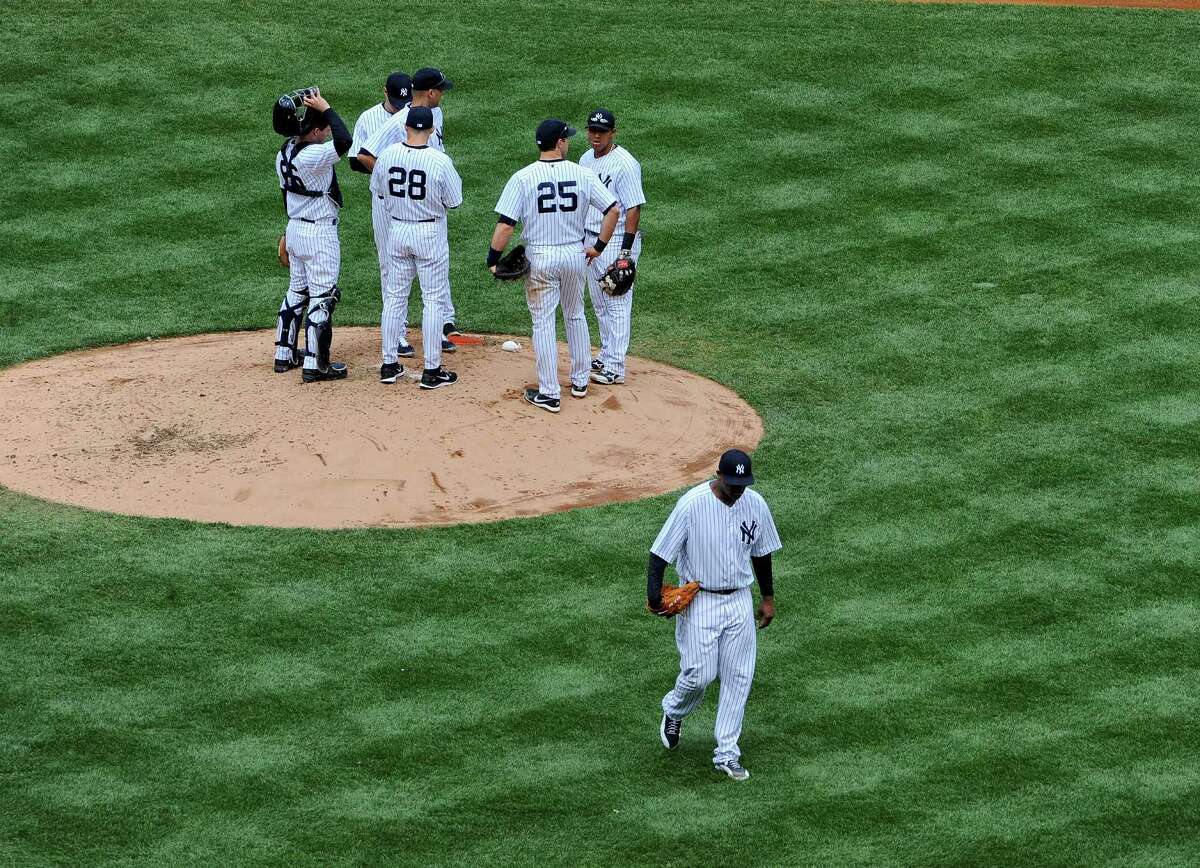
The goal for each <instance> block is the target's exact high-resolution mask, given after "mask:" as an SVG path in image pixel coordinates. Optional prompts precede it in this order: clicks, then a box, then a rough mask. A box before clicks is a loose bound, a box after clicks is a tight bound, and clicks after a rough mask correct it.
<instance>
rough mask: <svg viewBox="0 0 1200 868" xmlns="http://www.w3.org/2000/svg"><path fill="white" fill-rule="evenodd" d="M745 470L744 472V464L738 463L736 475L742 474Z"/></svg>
mask: <svg viewBox="0 0 1200 868" xmlns="http://www.w3.org/2000/svg"><path fill="white" fill-rule="evenodd" d="M745 472H746V465H745V464H739V465H738V466H737V473H738V476H741V475H742V474H743V473H745Z"/></svg>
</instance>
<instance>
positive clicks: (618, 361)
mask: <svg viewBox="0 0 1200 868" xmlns="http://www.w3.org/2000/svg"><path fill="white" fill-rule="evenodd" d="M598 237H599V236H598V235H594V234H592V233H590V232H589V233H588V235H587V237H586V238H585V239H584V241H583V243H584V246H590V245H591V244H592V243H593V242H594V241H595V240H596V239H597V238H598ZM616 240H617V241H620V238H617V239H616ZM620 253H621V248H620V247H617V246H616V245H614V244H612V243H609V245H608V246H607V247H605V248H604V250H603V251H602V252H601V254H600V255H599V256H597V257H596V258H595V259H593V260H592V264H591V265H590V266H588V275H587V282H588V290H589V291H590V293H591V296H592V309H593V310H594V311H596V324H597V325H599V326H600V362H601V363H602V364H603V365H604V369H605V370H606V371H612V372H613V373H614V374H619V375H620V376H622V377H623V376H625V356H626V355H628V354H629V336H630V333H631V332H632V330H633V290H632V289H631V290H629V292H627V293H625V294H624V295H619V296H617V297H616V298H614V297H613V296H611V295H605V294H604V293H603V292H601V290H600V278H602V277H604V272H605V270H606V269H607V268H608V267H609V266H610V265H612V264H613V263H614V262H616V261H617V256H619V255H620ZM630 253H631V255H632V256H633V259H634V262H638V263H640V261H641V258H642V235H641V233H640V232H639V233H638V234H637V237H636V238H634V241H633V250H631V251H630Z"/></svg>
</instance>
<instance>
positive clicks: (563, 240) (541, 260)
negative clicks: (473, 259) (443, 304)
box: [487, 118, 617, 413]
mask: <svg viewBox="0 0 1200 868" xmlns="http://www.w3.org/2000/svg"><path fill="white" fill-rule="evenodd" d="M575 132H576V130H575V128H574V127H570V126H568V125H567V124H565V123H563V122H562V121H560V120H557V119H555V118H551V119H549V120H545V121H542V122H541V123H540V124H539V125H538V128H537V132H536V133H535V135H534V138H535V140H536V141H537V146H538V152H539V155H538V159H537V161H536V162H534V163H530V164H529V165H528V166H526V167H525V168H523V169H521V170H519V171H518V172H517V173H516V174H515V175H513V176H512V177H511V178H509V179H508V183H507V184H505V185H504V192H503V193H501V194H500V201H499V202H497V203H496V214H497V215H498V219H497V222H496V229H495V231H493V232H492V243H491V246H490V247H489V249H488V257H487V265H488V268H489V269H490V270H491V271H492V272H493V273H495V270H496V263H498V262H499V261H500V257H501V256H502V255H503V253H504V248H505V247H507V246H508V242H509V241H510V240H511V238H512V234H513V227H514V226H515V225H516V224H518V223H520V224H521V226H522V229H521V240H522V241H523V242H524V243H525V247H526V255H527V256H528V257H529V275H528V276H527V277H526V279H525V301H526V303H527V304H528V305H529V315H530V317H532V319H533V352H534V356H535V357H536V359H537V376H538V387H537V388H536V389H526V390H525V395H524V397H525V400H526V401H528V402H529V403H530V404H533V405H534V406H535V407H541V408H542V409H543V410H547V411H549V412H551V413H557V412H558V411H559V406H560V395H561V389H560V387H559V382H558V344H557V328H556V324H555V321H554V315H555V311H556V310H557V309H558V307H559V305H560V304H561V305H562V312H563V323H564V325H565V327H566V330H567V346H568V348H569V349H570V352H571V394H572V395H573V396H574V397H576V398H583V397H585V396H586V395H587V387H588V373H589V366H590V364H591V356H592V350H591V342H590V339H589V337H588V326H587V318H586V317H585V316H584V308H583V284H584V272H585V271H586V269H587V264H588V263H589V262H591V261H592V260H594V259H595V258H596V257H597V256H599V255H600V254H601V253H603V252H604V248H605V247H606V246H607V244H608V241H609V239H610V238H612V233H613V227H615V226H616V224H617V209H616V204H617V200H616V199H615V198H614V197H613V195H612V193H610V192H609V191H608V190H607V189H606V188H605V186H604V184H603V183H601V181H600V179H599V178H598V177H597V176H596V173H595V172H593V171H591V170H590V169H584V168H582V167H580V166H579V165H578V164H576V163H571V162H568V161H567V159H566V157H567V151H568V150H569V149H570V146H571V141H570V140H571V136H573V135H575ZM589 208H595V209H596V210H597V211H599V212H600V214H602V215H603V216H602V219H601V224H600V232H599V234H598V236H597V238H596V239H595V240H594V241H593V243H592V244H591V245H590V246H585V245H584V243H583V237H584V223H585V222H586V220H587V214H588V209H589Z"/></svg>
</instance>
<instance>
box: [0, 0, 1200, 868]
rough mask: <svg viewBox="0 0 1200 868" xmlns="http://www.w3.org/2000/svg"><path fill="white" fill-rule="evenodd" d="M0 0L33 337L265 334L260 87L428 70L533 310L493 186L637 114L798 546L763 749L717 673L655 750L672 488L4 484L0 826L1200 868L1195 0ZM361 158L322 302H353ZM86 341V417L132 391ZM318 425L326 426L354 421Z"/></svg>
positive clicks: (489, 305) (690, 294) (185, 839)
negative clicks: (389, 519) (547, 506)
mask: <svg viewBox="0 0 1200 868" xmlns="http://www.w3.org/2000/svg"><path fill="white" fill-rule="evenodd" d="M6 8H9V9H10V12H9V13H6V15H5V18H6V20H7V21H8V28H9V31H10V33H9V38H8V39H7V40H6V46H5V50H4V52H3V53H0V80H2V81H3V82H4V83H5V94H4V97H5V102H6V108H5V116H6V123H4V124H3V125H2V126H0V153H2V154H3V156H4V162H5V172H4V176H5V181H4V183H3V184H0V200H2V202H3V217H2V218H0V221H2V223H3V228H4V232H3V235H4V242H5V249H6V252H5V256H4V265H5V267H4V269H3V277H0V336H2V337H3V340H0V367H5V368H7V367H10V366H14V365H18V364H20V363H24V362H28V361H30V360H34V359H39V358H42V357H48V356H53V355H56V354H59V353H63V352H66V351H71V350H82V349H86V348H92V347H98V346H103V345H113V344H123V343H129V342H135V341H137V342H144V341H145V339H146V338H154V339H156V340H158V339H164V338H167V337H170V336H185V335H201V334H208V333H221V332H230V331H241V330H254V329H266V328H270V327H272V326H273V324H274V322H275V314H276V311H277V309H278V306H279V300H280V296H281V294H282V291H283V288H284V285H285V277H284V276H283V275H284V273H283V272H282V271H281V270H280V269H279V267H278V266H277V265H276V264H275V262H274V246H275V241H276V239H277V238H278V235H279V233H280V232H281V231H282V226H283V222H284V219H283V216H282V213H281V208H280V195H279V191H278V184H277V182H276V178H275V174H274V169H273V163H272V160H273V155H274V153H275V151H276V149H277V148H278V144H279V139H278V138H277V137H276V136H275V135H274V133H273V132H272V130H271V127H270V121H269V117H270V108H271V104H272V102H273V101H274V99H275V98H276V97H277V96H278V95H279V94H280V93H284V92H287V91H289V90H291V89H293V88H296V87H301V86H307V85H318V86H320V88H321V89H322V93H323V94H325V95H326V96H327V97H328V98H329V100H330V102H331V103H332V104H333V106H334V107H335V108H336V109H337V110H338V111H339V112H341V114H342V116H343V117H345V118H347V119H348V120H350V121H351V122H352V121H353V119H354V118H355V117H356V116H357V114H358V113H359V112H360V111H362V110H363V109H365V108H367V107H368V106H369V105H371V104H372V103H373V102H375V101H377V100H378V99H379V98H380V96H381V89H382V85H383V79H384V77H385V75H386V74H387V73H388V72H389V71H391V70H393V69H404V70H406V71H408V72H410V73H411V72H412V71H413V70H414V69H416V68H417V67H419V66H426V65H432V66H438V67H440V68H441V69H443V70H445V71H446V73H447V74H448V75H450V76H451V77H452V78H453V79H454V80H455V85H456V86H455V88H454V90H453V91H451V92H450V93H449V94H448V95H447V96H446V99H445V101H444V102H443V107H444V109H445V114H446V147H447V151H448V153H450V155H451V156H452V157H453V158H454V160H455V162H456V165H457V167H458V169H459V171H460V172H461V174H462V177H463V180H464V189H465V204H464V205H463V207H462V208H461V209H460V210H459V211H457V212H455V213H454V214H453V215H452V217H451V219H450V244H451V264H452V282H453V287H454V296H455V302H456V304H457V306H458V308H459V311H460V316H459V322H460V324H461V325H463V326H464V328H466V329H467V330H469V331H471V332H478V333H486V334H511V335H528V334H529V328H530V322H529V314H528V311H527V309H526V307H525V304H524V299H523V298H522V296H521V294H520V292H519V291H517V290H514V289H512V288H511V287H508V286H497V285H496V284H495V283H494V282H493V281H492V280H491V278H490V277H489V276H488V275H487V274H486V271H485V270H484V268H483V258H484V255H485V252H486V244H487V241H488V238H489V237H490V233H491V228H492V226H493V224H494V221H495V215H494V214H493V212H492V207H493V205H494V204H495V201H496V198H497V196H498V195H499V192H500V189H501V188H502V186H503V184H504V181H505V180H506V179H507V178H508V176H509V175H510V174H511V173H512V172H513V171H515V170H516V169H517V168H519V167H520V166H521V165H523V164H525V163H527V162H529V161H531V160H532V159H534V157H535V154H534V153H533V151H534V148H533V145H532V130H533V128H534V126H535V125H536V124H537V122H538V121H540V120H541V119H542V118H544V117H549V116H558V117H562V118H564V119H566V120H569V121H571V122H573V123H576V124H577V125H579V126H582V124H581V123H579V122H580V121H582V119H583V118H585V116H586V114H587V112H589V111H590V110H592V109H594V108H595V107H596V106H599V105H603V106H607V107H608V108H611V109H612V110H613V111H614V112H615V114H616V116H617V118H618V129H619V137H618V141H619V142H620V143H622V144H624V145H625V146H626V147H628V148H629V150H630V151H631V152H632V153H633V154H635V155H636V156H637V157H638V159H639V160H640V161H641V163H642V165H643V171H644V180H645V188H646V194H647V198H648V204H647V206H646V208H645V210H644V215H643V219H642V228H643V230H644V233H645V249H644V255H643V259H642V261H641V262H639V270H640V276H639V278H638V283H637V290H636V293H637V295H636V300H635V306H634V323H633V341H632V352H633V353H634V354H636V355H637V356H640V357H644V358H646V359H651V360H654V361H655V362H660V363H665V364H668V365H671V366H674V367H677V368H681V369H685V370H687V371H691V372H694V373H696V374H698V375H699V376H701V377H704V378H707V379H709V380H712V381H715V383H717V384H720V385H721V386H723V387H726V388H728V389H731V390H732V391H734V392H736V393H737V395H738V396H740V398H741V399H744V400H745V401H746V402H747V403H748V404H749V405H750V406H751V407H752V408H753V409H754V411H755V412H756V413H757V414H758V415H759V416H760V417H761V419H762V426H763V432H764V433H763V438H762V440H761V442H760V443H759V444H758V446H757V448H756V451H755V455H754V471H755V475H756V476H757V477H758V479H759V483H758V485H757V486H756V488H757V490H758V491H760V492H761V493H762V494H763V496H764V497H765V498H766V499H767V500H768V502H769V503H770V504H771V507H772V510H773V512H774V515H775V518H776V521H777V523H778V526H779V531H780V535H781V537H782V539H783V542H784V549H783V551H781V552H780V553H779V554H778V555H776V561H775V585H776V604H777V610H778V614H777V617H776V620H775V621H774V623H773V624H772V625H771V626H770V627H769V628H768V629H766V630H764V631H762V632H761V633H760V635H759V651H758V671H757V675H756V678H755V683H754V689H753V693H752V694H751V697H750V701H749V705H748V707H747V715H746V722H745V730H744V733H743V736H742V739H741V746H742V749H743V751H744V754H743V761H744V763H745V765H746V767H747V768H749V769H750V770H751V772H752V777H751V778H750V780H748V781H746V782H745V783H733V782H732V781H729V780H728V779H726V778H724V777H723V776H717V775H714V774H713V773H712V771H711V770H710V768H709V756H710V752H711V749H712V724H713V717H714V713H715V703H714V699H715V696H710V698H709V699H708V700H707V701H706V704H705V705H704V706H702V708H701V709H700V710H699V711H697V712H696V713H695V714H694V715H693V716H692V717H690V718H688V720H687V723H686V726H685V728H684V732H683V743H682V745H681V746H680V748H679V750H677V751H675V752H672V753H667V752H666V751H664V750H663V748H662V746H661V745H660V743H659V739H658V732H657V727H658V722H659V714H660V711H659V700H660V698H661V696H662V694H663V693H664V692H665V691H666V690H667V689H668V688H669V686H670V685H671V683H672V680H673V679H674V677H675V674H676V672H677V665H678V656H677V654H676V650H675V646H674V642H673V639H672V633H671V627H670V624H668V623H665V622H663V621H661V620H659V619H655V618H653V617H652V616H650V615H648V614H647V613H646V612H645V611H644V610H643V608H642V606H643V602H644V594H645V568H646V556H647V550H648V547H649V545H650V543H651V541H652V540H653V538H654V535H655V534H656V532H657V531H658V529H659V527H660V526H661V524H662V522H663V520H664V519H665V517H666V515H667V513H668V512H669V511H670V508H671V506H672V504H673V503H674V499H675V497H676V496H677V495H678V492H677V491H676V492H672V493H668V494H657V495H654V496H652V497H648V498H646V499H641V500H625V501H623V502H619V503H612V504H607V505H603V504H602V505H598V506H594V507H591V508H586V509H576V510H570V511H562V512H555V513H553V514H548V515H544V516H540V517H530V518H519V519H512V520H505V521H498V522H490V523H473V524H465V525H457V526H443V527H436V528H408V529H396V528H390V529H389V528H364V529H353V530H310V529H304V528H291V529H288V528H264V527H253V526H232V525H227V524H217V523H195V522H189V521H184V520H175V519H164V518H135V517H129V516H123V515H119V514H115V513H110V512H100V511H90V510H85V509H81V508H78V507H74V506H66V505H62V504H59V503H55V502H51V501H48V500H43V499H39V498H35V497H32V496H29V495H27V494H23V493H19V492H17V491H14V490H10V489H4V488H0V671H2V672H3V676H2V677H0V863H2V864H18V865H24V864H70V865H79V864H113V865H116V864H121V865H134V864H138V865H143V864H144V865H173V864H187V863H196V864H282V863H288V864H294V865H308V864H334V865H343V864H344V865H350V864H403V865H421V866H432V865H492V864H495V865H535V864H536V865H541V866H551V865H553V866H560V865H561V866H577V865H588V866H593V865H594V866H608V865H627V864H628V865H636V864H654V865H674V866H685V865H729V866H749V865H764V866H781V865H871V866H877V865H901V864H903V865H946V866H949V865H963V866H966V865H1013V864H1030V865H1081V864H1087V865H1191V864H1198V863H1200V808H1198V803H1200V751H1198V750H1197V744H1198V743H1200V736H1198V730H1197V724H1196V719H1197V716H1198V714H1200V654H1198V651H1197V649H1198V647H1200V591H1198V584H1197V580H1198V570H1197V564H1198V562H1200V497H1198V495H1200V364H1198V363H1197V355H1196V347H1197V341H1198V340H1200V326H1198V325H1197V316H1196V309H1197V307H1198V306H1200V243H1198V242H1200V207H1198V206H1197V204H1196V203H1197V200H1198V199H1200V148H1198V147H1197V145H1198V142H1200V120H1198V118H1200V52H1198V51H1197V48H1196V47H1197V45H1200V16H1198V15H1197V14H1195V13H1192V12H1183V11H1161V10H1122V9H1103V8H1043V7H1037V6H1019V7H1017V6H1013V7H1009V6H999V5H987V6H959V5H930V6H926V5H892V4H886V3H875V2H851V0H846V2H840V0H838V2H801V3H765V2H756V0H750V2H746V3H741V4H736V5H735V6H729V7H723V6H721V5H719V4H705V5H700V4H696V5H688V4H677V3H672V2H668V0H648V2H645V3H636V4H631V3H614V2H609V0H600V2H597V3H593V4H589V5H587V6H586V8H585V7H583V6H579V5H577V4H573V3H565V2H561V0H546V2H542V3H539V4H536V5H524V4H523V5H520V6H518V5H515V4H504V3H496V2H484V0H460V2H458V3H454V4H449V3H444V4H443V3H438V4H424V5H423V4H417V5H409V6H405V7H397V8H395V9H388V10H384V9H383V7H369V6H364V5H362V4H344V5H342V4H336V3H334V4H311V3H300V4H291V5H288V6H285V7H281V6H278V5H274V4H265V3H257V2H250V3H245V4H240V5H233V4H224V3H214V2H196V3H192V4H189V5H186V6H184V5H182V4H180V5H175V4H162V5H154V4H151V5H149V6H148V5H147V4H144V3H132V2H125V0H108V2H105V3H96V4H67V3H63V2H49V3H32V2H27V0H17V2H16V3H15V4H9V6H8V7H6ZM582 147H585V145H584V143H583V142H582V138H580V139H577V140H576V144H575V149H574V150H573V151H572V157H574V158H577V157H578V155H579V153H580V149H581V148H582ZM340 175H341V177H342V184H343V187H344V189H345V192H346V202H347V207H346V209H345V211H344V212H343V221H342V225H341V227H340V229H341V239H342V252H343V254H342V255H343V260H342V261H343V267H342V277H341V281H340V283H341V286H342V288H343V302H342V304H341V306H340V307H339V308H338V311H337V315H336V321H337V323H338V325H339V326H341V325H346V326H350V325H353V326H364V327H368V326H372V325H377V324H378V322H379V314H380V297H379V282H378V281H379V278H378V271H377V266H376V258H375V252H374V248H373V244H372V240H371V229H370V214H369V209H368V206H367V202H368V199H367V195H368V194H367V193H366V190H365V183H364V181H365V178H364V177H363V176H361V175H355V174H352V173H349V172H348V171H345V170H342V171H341V172H340ZM560 334H561V332H560ZM593 334H595V332H594V330H593ZM337 340H338V338H337V333H336V332H335V337H334V346H335V352H336V347H337ZM222 352H223V349H222V345H221V343H220V342H214V343H213V344H212V345H211V353H212V354H213V359H214V364H220V365H221V366H223V367H227V368H228V369H229V370H228V373H227V374H226V375H225V376H227V377H228V382H229V387H230V388H231V389H232V388H237V389H245V388H246V383H247V382H249V383H254V382H264V383H267V381H269V379H270V378H271V377H272V376H274V375H272V374H271V373H270V368H269V367H268V366H269V364H270V352H271V348H270V346H269V340H268V341H267V342H265V343H264V345H263V347H262V353H261V358H259V357H255V358H250V359H247V360H246V362H245V364H244V365H243V366H241V367H238V366H237V365H232V366H231V365H229V364H228V359H226V358H224V357H222V355H221V354H222ZM462 355H463V356H465V355H466V353H465V352H464V353H463V354H462ZM161 363H162V365H164V366H171V365H172V358H171V357H170V356H169V355H166V356H165V357H164V358H163V359H162V362H161ZM189 364H191V362H189ZM447 365H448V366H450V367H454V365H455V360H454V359H449V360H447ZM79 374H80V375H79V378H78V380H77V381H76V382H75V384H74V390H75V395H76V399H77V402H78V404H79V405H80V407H83V408H86V407H88V406H89V405H90V404H92V403H93V401H94V400H95V395H96V390H97V388H98V385H97V384H98V383H99V382H100V381H101V380H102V379H104V378H107V377H119V376H121V372H120V370H114V371H113V372H112V373H111V374H109V373H108V372H101V371H97V370H94V369H93V368H92V367H87V368H84V367H81V368H80V371H79ZM532 375H533V374H532V365H530V371H529V374H528V376H530V377H532ZM351 376H352V378H353V377H355V376H361V377H368V378H369V377H372V376H374V372H373V371H371V370H368V369H367V368H364V367H360V368H358V369H356V370H354V371H352V374H351ZM633 376H636V368H635V369H634V373H633ZM340 385H350V382H348V383H346V384H337V383H331V384H320V385H317V386H314V387H313V388H319V389H326V390H329V392H334V391H335V390H337V389H338V388H339V386H340ZM373 385H375V384H373ZM516 385H519V384H516ZM634 386H635V383H631V384H630V386H629V387H628V388H631V389H632V388H634ZM378 388H380V389H383V388H385V387H382V386H378ZM612 388H613V389H614V390H616V389H620V388H622V387H612ZM298 391H299V390H298ZM450 391H451V390H446V393H449V392H450ZM323 394H324V393H323ZM394 394H396V395H397V397H396V411H395V413H396V415H397V417H398V418H399V417H403V416H404V415H405V414H415V413H420V412H423V411H422V410H421V409H420V407H421V406H428V405H421V404H420V402H419V401H418V398H417V397H416V393H415V391H409V392H406V393H403V394H401V393H398V392H397V393H394ZM604 394H608V393H607V392H605V393H604ZM614 394H620V393H619V392H615V391H614ZM438 395H439V398H440V397H441V395H442V393H438ZM600 397H601V398H603V395H601V396H600ZM569 400H570V399H566V401H569ZM589 400H591V398H589ZM4 401H5V398H4V395H3V393H2V392H0V405H2V404H3V402H4ZM565 403H566V402H565ZM514 406H515V405H514ZM322 408H326V409H327V411H328V416H327V418H325V419H324V431H325V433H324V434H323V443H325V445H326V448H327V449H329V450H331V451H334V452H336V450H337V448H338V444H339V442H342V441H344V440H345V439H346V438H347V437H348V436H349V435H350V434H352V433H353V430H354V426H355V424H356V417H355V416H354V415H352V414H347V413H338V412H336V408H332V409H329V408H327V402H325V400H324V399H323V402H322ZM574 409H575V408H574V407H573V406H566V407H564V412H563V417H562V419H559V418H556V417H551V416H548V415H546V416H545V418H542V419H534V420H533V421H536V422H542V423H544V425H546V426H552V425H555V424H557V423H558V422H560V421H565V420H566V418H567V416H568V411H572V410H574ZM309 410H310V405H307V404H306V403H304V402H303V401H301V400H298V401H297V405H296V407H295V413H296V415H297V416H300V415H302V414H305V413H307V412H309ZM451 412H452V411H447V413H451ZM451 418H454V417H451ZM37 421H38V422H39V423H45V422H46V420H44V419H43V420H37ZM63 424H64V425H65V424H66V423H63ZM656 434H658V435H660V436H662V437H664V438H665V437H668V436H669V437H671V438H677V437H680V436H681V435H685V434H686V429H684V430H674V431H663V432H656ZM374 436H376V437H377V438H379V437H381V438H384V439H385V440H386V439H387V437H388V431H387V430H381V431H376V432H374ZM729 445H737V444H729ZM3 446H4V444H3V443H0V462H6V461H13V460H16V459H15V458H13V457H12V456H11V455H10V454H8V452H9V451H11V450H4V449H3ZM392 446H393V448H394V449H395V450H397V451H402V450H403V448H404V445H403V444H402V443H393V444H392ZM75 457H78V456H75ZM93 472H94V473H95V474H96V475H97V476H100V475H102V474H105V473H110V472H111V471H110V469H109V468H108V467H107V465H105V464H103V463H102V462H99V461H97V463H96V465H95V467H94V471H93ZM522 472H524V473H527V474H529V475H530V476H533V477H536V475H537V473H538V468H537V467H536V466H529V467H525V468H524V469H523V471H522ZM671 472H672V468H669V467H664V468H663V473H664V476H669V475H670V473H671ZM80 484H81V485H85V484H87V479H81V480H80ZM660 490H661V489H660ZM314 524H316V522H314ZM714 693H715V691H714Z"/></svg>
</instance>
